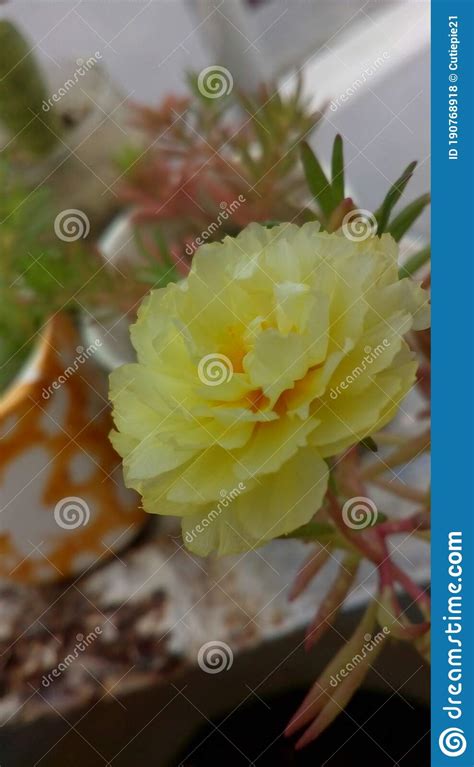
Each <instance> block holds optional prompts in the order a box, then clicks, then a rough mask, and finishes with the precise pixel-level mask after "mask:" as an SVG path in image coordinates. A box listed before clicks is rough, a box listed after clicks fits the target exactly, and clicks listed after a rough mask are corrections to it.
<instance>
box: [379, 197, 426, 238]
mask: <svg viewBox="0 0 474 767" xmlns="http://www.w3.org/2000/svg"><path fill="white" fill-rule="evenodd" d="M430 199H431V198H430V195H429V194H422V195H421V197H417V199H416V200H413V202H411V203H410V204H409V205H407V206H406V208H404V209H403V210H402V211H401V213H399V214H398V216H396V217H395V218H394V219H393V221H392V222H391V224H390V226H389V227H388V231H389V232H390V234H391V235H392V237H393V238H394V240H396V241H397V242H400V240H401V239H402V237H403V235H404V234H405V233H406V232H408V230H409V229H410V227H411V226H412V225H413V224H414V223H415V221H416V219H417V218H418V216H420V215H421V214H422V213H423V211H424V209H425V208H426V206H427V205H429V204H430Z"/></svg>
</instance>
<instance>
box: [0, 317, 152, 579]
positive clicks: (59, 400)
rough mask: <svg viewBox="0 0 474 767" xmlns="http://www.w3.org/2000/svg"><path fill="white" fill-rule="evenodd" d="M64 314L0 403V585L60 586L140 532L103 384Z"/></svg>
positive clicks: (91, 348) (93, 347)
mask: <svg viewBox="0 0 474 767" xmlns="http://www.w3.org/2000/svg"><path fill="white" fill-rule="evenodd" d="M99 345H100V341H99V340H98V339H97V342H96V343H95V344H94V343H92V344H88V345H87V346H82V345H81V341H80V338H79V335H78V333H77V331H76V330H75V328H74V326H73V324H72V322H71V320H70V319H69V317H68V316H67V315H58V316H56V317H55V318H54V319H52V320H51V321H50V322H49V324H48V325H47V327H46V330H45V332H44V334H42V335H41V337H40V340H39V343H38V346H37V349H36V350H35V352H34V354H33V356H32V358H31V359H30V361H29V363H28V364H27V365H26V366H25V369H24V371H23V373H22V374H21V375H20V376H19V378H18V379H16V380H15V381H14V382H13V383H12V385H11V386H10V387H9V388H8V389H7V391H6V392H5V393H4V395H3V396H2V397H1V399H0V436H1V446H0V498H1V502H0V508H1V513H0V577H5V578H9V579H13V580H16V581H21V582H26V583H38V582H41V581H47V580H55V579H60V578H67V577H70V576H73V575H76V574H77V573H79V572H81V571H82V570H84V569H85V568H90V567H92V566H93V565H94V564H96V563H98V562H103V561H104V559H105V558H106V557H110V556H111V555H112V554H114V553H115V552H116V551H117V550H119V549H120V548H122V547H123V546H124V545H125V544H126V543H127V542H129V541H130V540H131V538H132V537H133V536H134V534H135V533H136V532H137V531H138V529H139V528H140V526H141V525H142V524H143V520H144V514H143V512H141V511H139V510H138V497H137V496H136V495H135V494H133V493H131V492H130V491H128V490H126V489H125V488H124V486H123V483H122V479H121V472H120V461H119V458H118V456H117V454H116V453H115V452H114V450H113V448H112V446H111V444H110V442H109V440H108V433H109V431H110V428H111V420H110V413H109V406H108V402H107V379H106V377H105V376H104V375H103V374H102V373H101V372H100V371H99V369H98V367H97V365H96V364H95V362H94V360H93V357H94V355H95V353H96V351H97V348H98V346H99Z"/></svg>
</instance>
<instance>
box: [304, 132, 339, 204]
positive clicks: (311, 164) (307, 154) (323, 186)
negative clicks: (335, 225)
mask: <svg viewBox="0 0 474 767" xmlns="http://www.w3.org/2000/svg"><path fill="white" fill-rule="evenodd" d="M301 160H302V162H303V167H304V172H305V176H306V181H307V182H308V186H309V189H310V191H311V194H312V195H313V197H314V198H315V199H316V200H317V201H318V203H319V206H320V208H321V210H322V212H323V213H324V215H325V216H326V217H327V218H329V216H330V215H331V213H332V211H333V209H334V207H335V205H334V198H333V191H332V187H331V184H330V182H329V181H328V179H327V178H326V175H325V173H324V171H323V169H322V167H321V165H320V164H319V161H318V159H317V157H316V155H315V154H314V152H313V150H312V149H311V148H310V147H309V145H308V144H307V143H306V141H303V143H302V144H301Z"/></svg>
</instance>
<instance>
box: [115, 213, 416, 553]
mask: <svg viewBox="0 0 474 767" xmlns="http://www.w3.org/2000/svg"><path fill="white" fill-rule="evenodd" d="M427 325H428V307H427V298H426V293H425V292H424V291H423V290H422V289H421V288H420V287H419V286H418V285H416V284H415V283H414V282H413V281H411V280H409V279H404V280H399V279H398V276H397V246H396V243H395V242H394V240H393V239H392V238H391V237H390V236H389V235H383V236H382V237H381V238H377V237H371V238H369V239H366V240H365V241H363V242H355V241H352V240H350V239H346V237H344V235H343V234H342V233H336V234H327V233H325V232H321V231H319V225H318V224H315V223H310V224H306V225H304V226H303V227H297V226H295V225H293V224H281V225H280V226H278V227H275V228H273V229H267V228H265V227H263V226H260V225H257V224H251V225H250V226H248V227H247V228H246V229H245V230H244V231H243V232H242V233H241V234H240V235H239V236H238V237H236V238H235V239H232V238H230V237H226V238H225V239H224V241H223V242H222V243H213V244H208V245H205V246H203V247H202V248H200V249H199V250H198V251H197V253H196V255H195V257H194V261H193V265H192V269H191V272H190V274H189V275H188V277H187V278H186V279H185V280H183V281H182V282H180V283H178V284H170V285H168V286H167V287H166V288H164V289H161V290H156V291H153V292H152V293H150V295H149V296H148V297H147V298H146V299H145V300H144V302H143V304H142V306H141V308H140V310H139V313H138V320H137V322H136V324H135V325H134V326H133V327H132V330H131V337H132V342H133V345H134V347H135V349H136V351H137V356H138V362H137V363H134V364H128V365H124V366H123V367H122V368H119V369H118V370H116V371H115V372H114V373H113V374H112V376H111V399H112V401H113V405H114V420H115V425H116V429H117V430H116V431H115V432H113V433H112V435H111V438H112V442H113V445H114V447H115V448H116V450H117V451H118V452H119V454H120V455H121V456H122V457H123V464H124V473H125V478H126V482H127V485H128V486H129V487H133V488H135V489H136V490H138V491H139V492H140V493H141V494H142V497H143V505H144V508H145V509H146V510H147V511H149V512H152V513H157V514H172V515H177V516H180V517H182V529H183V536H184V540H185V542H186V543H187V545H188V547H189V548H190V549H191V550H193V551H195V552H197V553H199V554H202V555H205V554H208V553H209V552H211V551H217V552H218V553H220V554H227V553H231V552H239V551H245V550H248V549H250V548H251V547H253V546H257V545H260V544H262V543H264V542H266V541H268V540H270V539H272V538H275V537H276V536H280V535H282V534H285V533H289V532H291V531H292V530H294V529H296V528H298V527H300V526H301V525H303V524H305V523H306V522H308V521H309V520H310V519H311V517H312V516H313V515H314V513H315V512H316V511H317V510H318V508H319V507H320V506H321V503H322V500H323V497H324V494H325V492H326V487H327V479H328V468H327V463H326V461H325V459H326V458H328V457H330V456H334V455H336V454H337V453H340V452H341V451H342V450H344V449H346V448H348V447H349V446H350V445H353V444H355V443H357V442H358V441H360V440H361V439H363V438H365V437H367V436H368V435H370V434H371V433H373V432H374V431H376V430H378V429H380V428H381V427H382V426H383V425H384V424H386V423H387V422H388V421H389V419H390V418H392V416H393V415H394V413H395V411H396V408H397V406H398V404H399V403H400V401H401V399H402V398H403V397H404V396H405V394H406V393H407V392H408V391H409V389H410V388H411V386H412V385H413V383H414V380H415V372H416V366H417V363H416V361H415V360H414V358H413V354H412V353H411V352H410V350H409V348H408V346H407V344H406V342H405V341H404V340H403V335H404V334H405V333H406V332H407V331H408V330H409V329H410V328H415V329H421V328H426V327H427Z"/></svg>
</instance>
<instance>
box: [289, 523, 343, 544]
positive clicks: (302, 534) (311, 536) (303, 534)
mask: <svg viewBox="0 0 474 767" xmlns="http://www.w3.org/2000/svg"><path fill="white" fill-rule="evenodd" d="M279 537H280V538H285V539H288V538H298V539H300V540H303V541H321V542H327V541H332V540H334V539H335V538H336V537H337V530H335V529H334V527H333V526H332V525H328V524H327V523H325V522H308V523H307V524H306V525H302V526H301V527H298V528H297V529H296V530H293V531H292V532H291V533H286V534H285V535H281V536H279Z"/></svg>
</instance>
